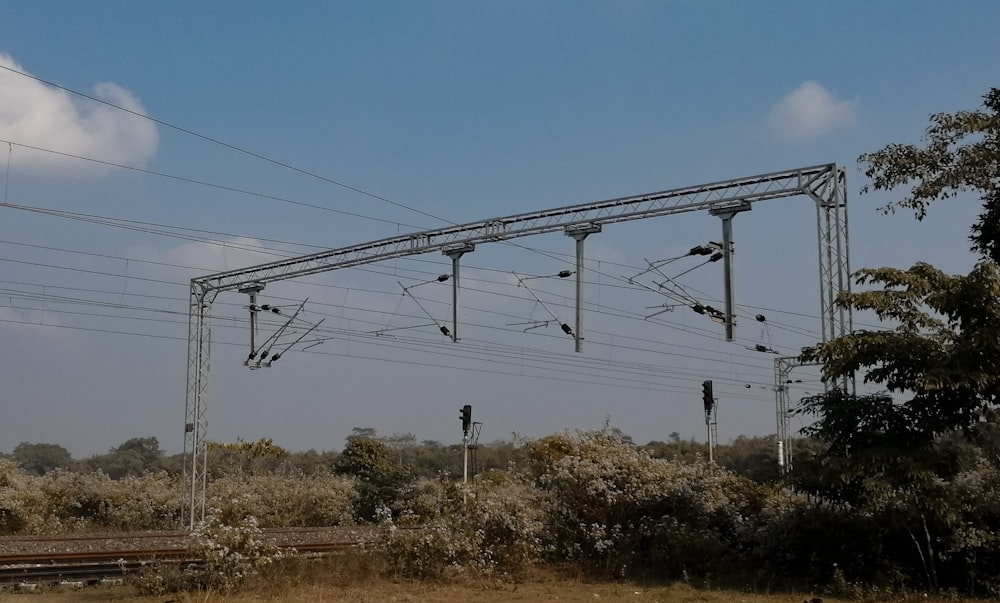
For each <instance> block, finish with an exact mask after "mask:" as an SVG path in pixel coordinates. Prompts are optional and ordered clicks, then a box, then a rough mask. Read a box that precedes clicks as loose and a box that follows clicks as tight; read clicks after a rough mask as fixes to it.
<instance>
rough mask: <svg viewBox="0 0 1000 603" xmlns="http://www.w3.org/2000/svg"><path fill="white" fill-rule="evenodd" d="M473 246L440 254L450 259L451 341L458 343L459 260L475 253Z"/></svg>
mask: <svg viewBox="0 0 1000 603" xmlns="http://www.w3.org/2000/svg"><path fill="white" fill-rule="evenodd" d="M475 249H476V246H475V245H471V244H470V245H462V246H460V247H452V248H449V249H445V250H444V251H443V252H442V253H444V254H445V255H446V256H448V257H449V258H451V340H452V341H455V342H457V341H458V290H459V288H461V285H460V284H459V275H458V271H459V260H460V259H462V256H463V255H465V254H467V253H471V252H472V251H475Z"/></svg>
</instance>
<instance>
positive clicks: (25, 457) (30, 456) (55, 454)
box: [11, 442, 73, 475]
mask: <svg viewBox="0 0 1000 603" xmlns="http://www.w3.org/2000/svg"><path fill="white" fill-rule="evenodd" d="M11 457H12V458H13V459H14V460H15V461H16V462H17V464H18V465H20V466H21V468H22V469H24V470H25V471H27V472H28V473H33V474H35V475H45V474H46V473H48V472H49V471H52V470H53V469H68V468H70V467H72V466H73V456H72V455H71V454H70V453H69V451H68V450H66V449H65V448H63V447H62V446H60V445H58V444H34V443H31V442H21V443H20V444H18V445H17V447H16V448H14V452H13V454H11Z"/></svg>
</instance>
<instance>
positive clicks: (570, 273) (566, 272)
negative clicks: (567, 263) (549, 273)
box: [558, 270, 573, 278]
mask: <svg viewBox="0 0 1000 603" xmlns="http://www.w3.org/2000/svg"><path fill="white" fill-rule="evenodd" d="M558 276H559V278H566V277H568V276H573V271H572V270H560V271H559V275H558Z"/></svg>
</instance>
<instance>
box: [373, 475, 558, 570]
mask: <svg viewBox="0 0 1000 603" xmlns="http://www.w3.org/2000/svg"><path fill="white" fill-rule="evenodd" d="M404 497H405V499H406V501H407V506H406V507H405V508H404V509H401V510H399V512H398V514H397V517H398V519H396V520H393V513H392V512H390V511H389V510H388V509H384V510H383V511H382V512H381V513H380V519H381V522H382V523H381V526H382V530H381V531H380V534H379V537H378V538H377V540H375V541H374V543H373V545H372V549H373V550H375V551H376V552H378V553H380V554H381V555H382V556H383V557H384V559H385V560H386V562H387V563H388V566H389V568H390V570H391V571H392V572H393V573H395V574H396V575H397V576H403V577H409V578H422V579H440V578H444V577H447V576H451V575H455V574H474V575H479V576H490V577H496V578H500V579H504V580H516V579H519V578H520V577H521V576H523V574H524V572H525V571H526V570H527V569H528V568H529V567H530V566H531V564H532V563H534V562H535V561H536V560H537V559H538V557H539V546H540V538H539V535H540V533H541V530H542V528H543V523H542V519H543V516H542V513H541V508H540V505H539V504H538V493H537V492H536V491H534V490H533V489H532V488H531V487H530V486H528V485H527V484H525V483H524V482H521V481H518V480H514V479H509V478H508V479H496V480H492V479H489V478H485V479H477V480H475V482H474V483H472V484H470V485H469V486H468V487H467V488H466V487H464V486H463V485H462V484H459V483H456V482H452V481H445V480H424V481H420V482H418V483H416V484H415V485H413V486H412V487H411V488H410V489H409V490H408V492H406V493H405V495H404Z"/></svg>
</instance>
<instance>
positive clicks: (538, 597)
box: [0, 558, 954, 603]
mask: <svg viewBox="0 0 1000 603" xmlns="http://www.w3.org/2000/svg"><path fill="white" fill-rule="evenodd" d="M812 597H813V594H811V593H810V594H807V593H781V594H762V593H748V592H740V591H733V590H717V589H712V588H701V589H699V588H694V587H692V586H690V585H687V584H683V583H682V584H672V585H645V584H640V583H633V582H615V583H608V582H591V581H587V580H583V579H579V578H574V577H568V576H565V575H561V574H558V573H556V572H553V571H549V570H538V571H535V572H533V573H532V575H530V576H529V577H528V578H527V579H526V580H525V581H523V582H521V583H518V584H511V583H503V582H497V581H487V580H475V581H469V580H464V581H463V580H455V581H452V582H442V583H426V582H416V581H406V580H393V579H390V578H385V577H380V573H379V572H377V571H375V570H374V568H372V567H370V566H366V565H364V564H363V563H362V564H358V563H353V562H352V561H351V560H350V559H345V558H339V559H335V560H333V559H327V560H323V561H319V562H312V563H299V564H296V565H292V566H288V567H284V568H282V569H281V570H280V573H277V574H275V575H269V576H264V577H263V578H262V579H260V580H257V581H256V582H255V583H254V585H253V586H251V587H249V588H247V589H245V590H243V591H240V592H238V593H231V594H221V593H212V592H194V593H178V594H166V595H157V596H138V595H137V594H136V590H135V588H134V587H132V586H122V587H115V588H103V587H95V588H89V589H83V590H78V591H70V592H39V593H24V594H16V593H9V592H0V603H103V602H109V603H235V602H242V601H246V602H260V603H264V602H269V603H292V602H295V603H299V602H303V603H308V602H313V601H315V602H327V603H348V602H350V603H507V602H516V603H536V602H543V601H545V602H548V601H560V602H571V603H572V602H578V603H579V602H583V601H587V602H589V603H593V602H595V601H628V602H634V603H801V602H802V601H803V600H808V599H811V598H812ZM918 600H919V601H921V602H923V603H943V601H944V600H943V599H940V600H938V599H934V598H932V597H924V596H920V597H914V598H913V599H912V601H918ZM823 602H824V603H846V601H845V600H842V599H833V598H828V597H823ZM951 603H954V600H951Z"/></svg>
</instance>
